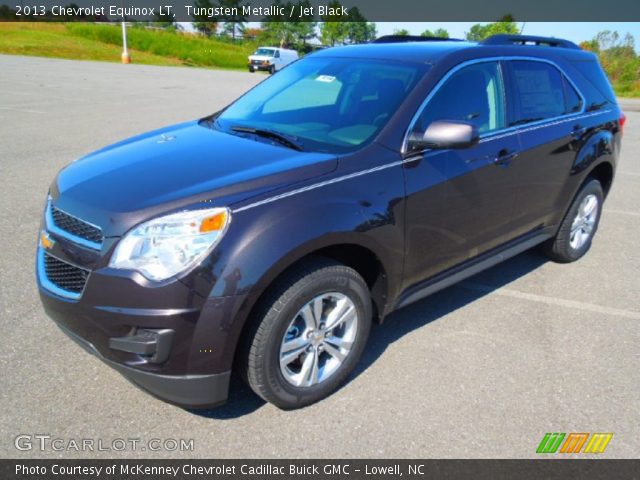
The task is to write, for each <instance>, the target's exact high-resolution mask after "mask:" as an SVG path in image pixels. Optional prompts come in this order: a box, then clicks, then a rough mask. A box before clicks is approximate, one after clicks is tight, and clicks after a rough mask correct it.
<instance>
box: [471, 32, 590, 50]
mask: <svg viewBox="0 0 640 480" xmlns="http://www.w3.org/2000/svg"><path fill="white" fill-rule="evenodd" d="M482 44H483V45H535V46H543V47H559V48H571V49H574V50H580V47H579V46H578V45H576V44H575V43H573V42H570V41H569V40H563V39H562V38H553V37H534V36H532V35H507V34H500V35H492V36H490V37H488V38H486V39H485V40H484V41H483V42H482Z"/></svg>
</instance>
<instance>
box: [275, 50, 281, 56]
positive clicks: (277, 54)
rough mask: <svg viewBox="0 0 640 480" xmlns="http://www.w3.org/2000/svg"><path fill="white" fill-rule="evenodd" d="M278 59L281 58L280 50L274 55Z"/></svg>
mask: <svg viewBox="0 0 640 480" xmlns="http://www.w3.org/2000/svg"><path fill="white" fill-rule="evenodd" d="M274 57H276V58H280V50H276V54H275V55H274Z"/></svg>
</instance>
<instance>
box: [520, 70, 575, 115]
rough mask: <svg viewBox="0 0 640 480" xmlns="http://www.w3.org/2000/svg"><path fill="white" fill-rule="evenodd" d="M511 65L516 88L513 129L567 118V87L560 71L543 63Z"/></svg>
mask: <svg viewBox="0 0 640 480" xmlns="http://www.w3.org/2000/svg"><path fill="white" fill-rule="evenodd" d="M509 63H510V65H511V72H512V78H513V84H514V87H515V89H514V90H515V91H514V94H513V99H512V101H513V107H514V118H513V121H512V122H511V124H512V125H519V124H522V123H527V122H534V121H536V120H544V119H546V118H553V117H558V116H560V115H564V113H565V108H566V107H565V102H564V86H563V80H562V74H561V73H560V71H559V70H558V69H557V68H555V67H554V66H552V65H550V64H548V63H543V62H528V61H512V62H509Z"/></svg>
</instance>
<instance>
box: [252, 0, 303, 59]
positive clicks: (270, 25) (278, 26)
mask: <svg viewBox="0 0 640 480" xmlns="http://www.w3.org/2000/svg"><path fill="white" fill-rule="evenodd" d="M274 5H276V6H280V2H279V1H278V0H276V2H274ZM292 6H294V4H292V3H287V4H285V5H284V10H285V12H290V11H291V7H292ZM309 6H311V4H310V2H309V1H308V0H301V1H299V2H298V3H297V4H295V8H296V11H298V12H300V11H302V10H301V8H305V7H309ZM315 35H316V22H314V21H313V16H311V15H307V16H303V17H302V18H299V17H298V18H296V19H295V20H290V19H289V17H288V16H285V17H280V16H270V17H267V18H265V19H264V21H263V22H262V35H261V36H260V39H261V41H263V42H265V43H268V44H273V45H279V46H281V47H293V48H297V49H300V50H304V48H305V45H306V43H307V41H308V40H310V39H312V38H313V37H315Z"/></svg>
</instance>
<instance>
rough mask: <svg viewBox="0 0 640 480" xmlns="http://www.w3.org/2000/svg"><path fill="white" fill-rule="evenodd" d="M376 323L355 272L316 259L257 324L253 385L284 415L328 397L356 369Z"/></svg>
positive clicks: (278, 289) (251, 342)
mask: <svg viewBox="0 0 640 480" xmlns="http://www.w3.org/2000/svg"><path fill="white" fill-rule="evenodd" d="M371 317H372V309H371V298H370V296H369V289H368V287H367V284H366V283H365V281H364V280H363V279H362V277H361V276H360V275H359V274H358V273H357V272H356V271H355V270H353V269H351V268H349V267H346V266H344V265H342V264H339V263H336V262H333V261H329V260H324V259H317V260H315V261H313V262H312V263H310V264H307V265H306V266H304V267H302V268H298V269H296V270H294V271H292V272H290V274H288V275H286V277H285V278H283V279H282V280H281V281H280V282H278V285H276V286H274V289H273V291H272V294H271V296H270V298H269V300H268V301H266V302H265V304H264V306H263V309H262V312H261V314H259V316H258V318H256V319H254V321H256V324H255V327H256V328H254V330H253V332H252V334H250V336H249V338H248V343H247V352H246V355H245V362H246V364H245V369H244V370H245V374H246V378H247V380H248V383H249V385H250V386H251V388H252V389H253V390H254V392H255V393H257V394H258V395H259V396H261V397H262V398H263V399H265V400H267V401H268V402H271V403H273V404H274V405H276V406H278V407H280V408H283V409H291V408H299V407H303V406H305V405H309V404H311V403H314V402H317V401H318V400H321V399H323V398H325V397H327V396H328V395H330V394H331V393H332V392H333V391H334V390H336V389H337V388H338V387H339V386H340V384H342V382H343V381H344V380H345V379H346V377H347V376H348V375H349V373H351V372H352V371H353V368H354V367H355V365H356V363H357V362H358V359H359V358H360V356H361V354H362V351H363V350H364V347H365V344H366V342H367V338H368V336H369V330H370V328H371Z"/></svg>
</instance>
